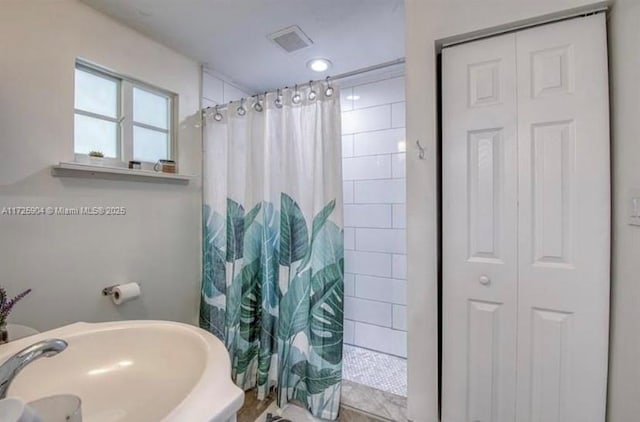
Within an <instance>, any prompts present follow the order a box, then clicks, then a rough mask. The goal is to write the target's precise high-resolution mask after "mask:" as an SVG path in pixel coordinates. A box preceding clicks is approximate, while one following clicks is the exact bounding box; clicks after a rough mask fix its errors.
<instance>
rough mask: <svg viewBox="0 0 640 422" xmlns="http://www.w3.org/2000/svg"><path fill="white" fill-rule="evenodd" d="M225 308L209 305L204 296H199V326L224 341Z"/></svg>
mask: <svg viewBox="0 0 640 422" xmlns="http://www.w3.org/2000/svg"><path fill="white" fill-rule="evenodd" d="M224 321H225V310H224V309H221V308H218V307H216V306H213V305H209V304H208V303H207V302H206V301H205V299H204V297H201V298H200V320H199V322H200V328H202V329H204V330H207V331H209V332H210V333H212V334H213V335H215V336H216V337H218V338H219V339H220V340H222V341H224V340H225V338H224Z"/></svg>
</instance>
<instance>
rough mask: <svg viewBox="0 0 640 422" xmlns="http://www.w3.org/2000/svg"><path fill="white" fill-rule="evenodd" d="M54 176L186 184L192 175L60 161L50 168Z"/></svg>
mask: <svg viewBox="0 0 640 422" xmlns="http://www.w3.org/2000/svg"><path fill="white" fill-rule="evenodd" d="M51 175H52V176H55V177H84V178H96V179H110V180H129V181H134V182H152V183H172V184H182V185H186V184H188V183H189V181H190V180H191V179H193V176H188V175H184V174H174V173H162V172H156V171H149V170H137V169H129V168H123V167H109V166H99V165H95V164H83V163H75V162H60V164H56V165H54V166H53V167H52V168H51Z"/></svg>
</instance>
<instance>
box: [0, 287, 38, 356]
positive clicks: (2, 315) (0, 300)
mask: <svg viewBox="0 0 640 422" xmlns="http://www.w3.org/2000/svg"><path fill="white" fill-rule="evenodd" d="M29 293H31V289H27V290H25V291H24V292H22V293H20V294H19V295H18V296H16V297H14V298H13V299H9V298H8V296H7V291H6V290H5V289H4V287H0V344H5V343H8V342H9V333H8V332H7V317H8V316H9V314H10V313H11V310H12V309H13V307H14V306H15V304H16V303H18V302H19V301H20V300H21V299H22V298H23V297H25V296H26V295H28V294H29Z"/></svg>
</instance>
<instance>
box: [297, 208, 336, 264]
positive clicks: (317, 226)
mask: <svg viewBox="0 0 640 422" xmlns="http://www.w3.org/2000/svg"><path fill="white" fill-rule="evenodd" d="M335 207H336V201H335V199H334V200H331V201H329V202H328V203H327V204H326V205H325V206H324V207H323V208H322V210H320V212H319V213H318V214H316V215H315V217H313V223H312V229H311V248H310V249H309V251H308V253H307V254H306V255H305V257H304V260H303V261H302V263H301V264H300V268H306V267H307V266H308V265H309V262H310V260H311V259H312V257H313V256H314V255H317V251H316V249H318V247H317V245H318V244H319V245H320V248H322V250H325V249H326V248H327V246H328V245H327V240H325V239H319V237H321V236H322V234H323V233H324V232H325V230H324V227H325V225H326V224H327V222H328V221H327V220H328V219H329V216H331V213H332V212H333V210H334V209H335ZM328 223H330V224H333V225H334V226H335V227H337V226H336V225H335V224H334V223H332V222H330V221H329V222H328ZM331 240H333V239H331ZM336 240H337V239H336ZM340 240H341V241H342V237H340ZM329 262H333V260H326V261H323V265H322V266H324V264H326V263H329ZM312 267H313V263H312ZM320 268H321V267H320Z"/></svg>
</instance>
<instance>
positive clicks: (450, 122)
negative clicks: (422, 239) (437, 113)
mask: <svg viewBox="0 0 640 422" xmlns="http://www.w3.org/2000/svg"><path fill="white" fill-rule="evenodd" d="M515 51H516V50H515V35H514V34H509V35H504V36H499V37H495V38H490V39H486V40H482V41H476V42H473V43H469V44H465V45H460V46H456V47H452V48H447V49H445V50H443V56H442V58H443V75H444V77H443V117H444V119H443V136H444V141H443V150H442V160H443V181H442V182H443V260H444V262H443V277H444V283H443V301H444V308H443V312H444V315H443V330H444V338H443V343H444V344H443V347H444V353H443V362H442V364H443V367H442V371H443V379H442V382H443V396H442V420H443V422H462V421H474V422H475V421H478V422H503V421H504V422H512V421H513V420H514V415H515V388H516V379H515V366H516V303H517V253H516V249H517V238H516V233H517V208H516V196H515V195H516V191H517V178H518V177H517V161H518V156H517V148H516V147H517V140H516V130H517V121H516V110H517V107H516V105H517V104H516V55H515ZM541 422H542V421H541Z"/></svg>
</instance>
